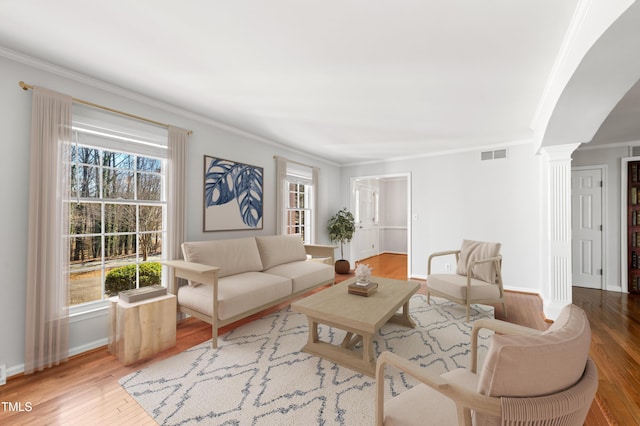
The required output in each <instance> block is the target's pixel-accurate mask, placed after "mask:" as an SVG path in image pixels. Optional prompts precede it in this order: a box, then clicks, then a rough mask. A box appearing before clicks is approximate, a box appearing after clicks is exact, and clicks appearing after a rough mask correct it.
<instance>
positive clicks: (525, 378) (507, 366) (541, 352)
mask: <svg viewBox="0 0 640 426" xmlns="http://www.w3.org/2000/svg"><path fill="white" fill-rule="evenodd" d="M590 345H591V328H590V327H589V320H588V319H587V316H586V314H585V313H584V311H583V310H582V309H580V308H579V307H577V306H575V305H567V306H565V307H564V308H563V310H562V312H561V313H560V315H559V317H558V319H557V320H556V321H555V322H554V324H553V325H552V326H551V327H550V328H549V329H548V330H547V331H545V332H544V333H543V334H541V335H536V336H515V335H494V336H493V337H492V338H491V344H490V346H489V351H488V353H487V356H486V359H485V362H484V365H483V368H482V371H481V372H480V382H479V384H478V391H479V392H480V393H482V394H485V395H490V396H510V397H527V396H541V395H548V394H552V393H556V392H559V391H561V390H564V389H567V388H569V387H571V386H573V385H574V384H575V383H576V382H578V380H579V379H580V377H582V374H583V373H584V369H585V365H586V363H587V357H588V356H589V347H590Z"/></svg>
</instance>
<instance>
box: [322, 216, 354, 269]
mask: <svg viewBox="0 0 640 426" xmlns="http://www.w3.org/2000/svg"><path fill="white" fill-rule="evenodd" d="M328 230H329V240H331V242H332V243H336V242H340V259H339V260H336V264H335V268H336V272H337V273H338V274H347V273H349V270H350V269H351V265H349V261H348V260H345V258H344V243H348V242H349V241H351V239H352V238H353V233H354V232H355V231H356V223H355V220H354V219H353V214H351V212H350V211H348V210H347V208H346V207H345V208H343V209H342V210H340V211H338V213H336V214H334V215H333V216H331V218H330V219H329V226H328Z"/></svg>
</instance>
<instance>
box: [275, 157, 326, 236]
mask: <svg viewBox="0 0 640 426" xmlns="http://www.w3.org/2000/svg"><path fill="white" fill-rule="evenodd" d="M278 176H279V180H280V182H279V185H280V188H281V191H282V195H281V202H280V206H281V211H280V215H281V216H280V217H281V224H282V225H281V233H283V234H298V235H300V236H301V237H302V239H303V241H304V242H305V243H315V239H316V238H315V231H316V230H315V226H316V219H315V214H316V212H315V209H316V199H317V169H314V168H313V167H311V166H307V165H304V164H300V163H297V162H293V161H288V160H285V159H283V158H281V157H279V158H278Z"/></svg>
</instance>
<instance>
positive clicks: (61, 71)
mask: <svg viewBox="0 0 640 426" xmlns="http://www.w3.org/2000/svg"><path fill="white" fill-rule="evenodd" d="M0 56H1V57H4V58H7V59H10V60H12V61H15V62H18V63H21V64H24V65H27V66H30V67H33V68H37V69H39V70H42V71H45V72H48V73H51V74H54V75H57V76H59V77H63V78H66V79H69V80H72V81H75V82H77V83H81V84H84V85H87V86H90V87H93V88H96V89H100V90H103V91H105V92H108V93H111V94H114V95H117V96H121V97H123V98H126V99H129V100H132V101H135V102H139V103H141V104H144V105H147V106H150V107H153V108H157V109H159V110H162V111H165V112H169V113H171V114H175V115H178V116H180V117H183V118H186V119H189V120H193V121H196V122H199V123H202V124H205V125H208V126H211V127H215V128H216V129H220V130H224V131H226V132H229V133H233V134H236V135H239V136H243V137H246V138H248V139H251V140H253V141H256V142H260V143H265V144H268V145H271V146H273V147H276V148H278V149H284V150H287V151H290V152H293V153H296V154H302V155H305V156H309V157H312V158H316V159H319V160H321V161H323V162H325V163H328V164H330V165H333V166H337V167H340V164H337V163H334V162H332V161H331V160H328V159H323V158H318V156H317V155H315V154H311V153H308V152H305V151H300V150H295V149H294V148H291V147H290V146H287V145H285V144H282V143H280V142H277V141H274V140H271V139H268V138H265V137H263V136H259V135H256V134H254V133H251V132H247V131H246V130H242V129H239V128H237V127H234V126H231V125H229V124H225V123H222V122H220V121H217V120H214V119H212V118H210V117H206V116H203V115H200V114H198V113H195V112H193V111H189V110H185V109H183V108H179V107H176V106H174V105H171V104H168V103H165V102H161V101H159V100H157V99H154V98H151V97H149V96H145V95H142V94H140V93H136V92H132V91H130V90H127V89H123V88H122V87H119V86H116V85H113V84H110V83H106V82H104V81H102V80H98V79H95V78H92V77H89V76H87V75H85V74H81V73H79V72H76V71H72V70H70V69H68V68H64V67H61V66H58V65H54V64H52V63H50V62H46V61H43V60H41V59H37V58H34V57H32V56H28V55H26V54H24V53H21V52H17V51H15V50H11V49H9V48H6V47H4V46H0ZM27 83H29V84H31V82H27Z"/></svg>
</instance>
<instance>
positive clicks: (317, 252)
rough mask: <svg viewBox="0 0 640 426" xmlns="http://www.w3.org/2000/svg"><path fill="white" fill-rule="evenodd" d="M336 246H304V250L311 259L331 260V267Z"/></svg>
mask: <svg viewBox="0 0 640 426" xmlns="http://www.w3.org/2000/svg"><path fill="white" fill-rule="evenodd" d="M336 248H338V246H332V245H325V244H305V245H304V250H305V251H306V252H307V254H308V255H310V256H311V257H325V258H326V257H328V258H331V265H333V264H334V258H333V257H334V254H335V250H336Z"/></svg>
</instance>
